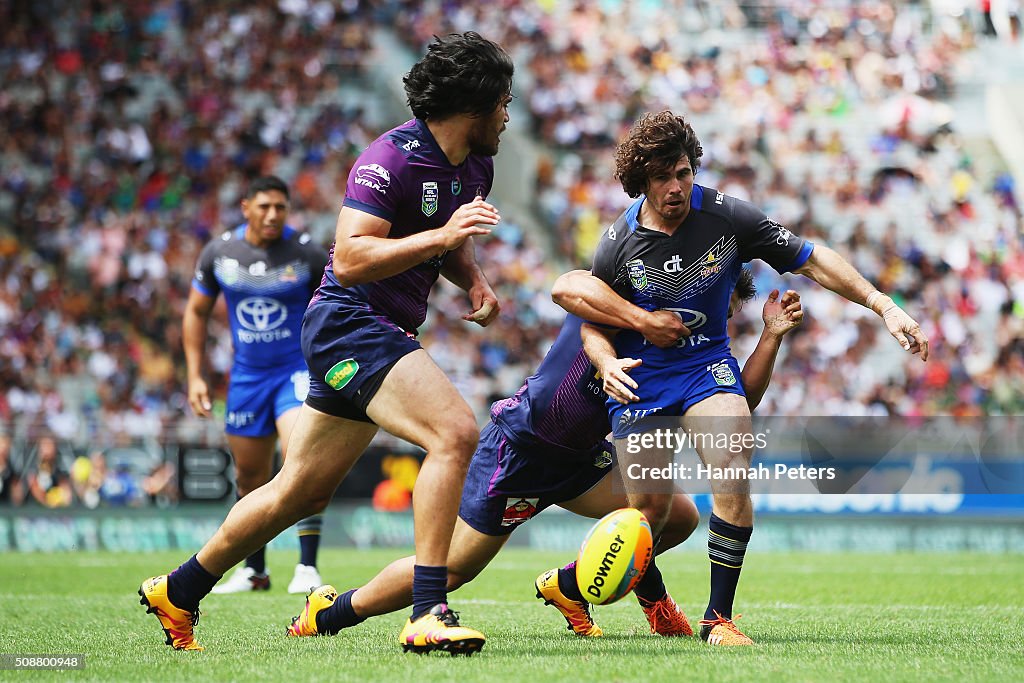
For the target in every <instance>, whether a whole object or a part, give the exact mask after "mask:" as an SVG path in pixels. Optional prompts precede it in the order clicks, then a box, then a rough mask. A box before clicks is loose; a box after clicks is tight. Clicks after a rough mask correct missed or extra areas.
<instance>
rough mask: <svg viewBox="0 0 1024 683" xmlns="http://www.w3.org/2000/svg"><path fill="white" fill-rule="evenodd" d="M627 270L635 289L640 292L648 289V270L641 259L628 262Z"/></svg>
mask: <svg viewBox="0 0 1024 683" xmlns="http://www.w3.org/2000/svg"><path fill="white" fill-rule="evenodd" d="M626 272H627V273H629V281H630V283H632V285H633V289H635V290H636V291H638V292H640V291H643V290H645V289H647V270H646V269H645V268H644V262H643V261H642V260H641V259H638V258H637V259H633V260H632V261H627V262H626Z"/></svg>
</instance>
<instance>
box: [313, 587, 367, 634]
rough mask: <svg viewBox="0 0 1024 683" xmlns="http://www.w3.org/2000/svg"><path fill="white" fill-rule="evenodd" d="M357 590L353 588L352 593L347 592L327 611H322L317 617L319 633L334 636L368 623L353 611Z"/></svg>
mask: <svg viewBox="0 0 1024 683" xmlns="http://www.w3.org/2000/svg"><path fill="white" fill-rule="evenodd" d="M356 590H357V589H356V588H353V589H352V590H350V591H345V592H344V593H342V594H341V595H339V596H338V597H337V598H336V599H335V600H334V604H333V605H331V606H330V607H328V608H327V609H325V610H320V613H319V614H317V615H316V632H317V633H320V634H323V635H325V636H333V635H334V634H336V633H337V632H338V631H340V630H341V629H343V628H348V627H349V626H355V625H356V624H361V623H363V622H364V621H366V618H365V617H361V616H359V615H358V614H356V611H355V610H354V609H352V596H353V595H354V594H355V592H356Z"/></svg>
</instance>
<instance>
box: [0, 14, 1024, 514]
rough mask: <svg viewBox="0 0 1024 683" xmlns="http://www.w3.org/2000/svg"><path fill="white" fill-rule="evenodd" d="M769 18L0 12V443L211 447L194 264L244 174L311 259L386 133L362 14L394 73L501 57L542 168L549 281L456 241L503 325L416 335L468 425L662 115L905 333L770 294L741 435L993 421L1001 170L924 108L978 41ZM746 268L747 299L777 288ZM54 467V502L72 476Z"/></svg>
mask: <svg viewBox="0 0 1024 683" xmlns="http://www.w3.org/2000/svg"><path fill="white" fill-rule="evenodd" d="M15 5H17V8H18V11H16V12H15V11H14V6H15ZM772 7H773V9H772V10H771V11H766V10H764V9H763V6H761V5H758V6H755V7H754V8H753V9H751V7H748V6H745V5H743V4H736V3H730V2H727V3H706V2H697V1H688V2H683V1H681V0H671V1H666V2H638V3H630V2H619V1H616V0H607V1H605V2H601V3H584V2H575V3H573V2H536V3H532V2H524V1H520V0H502V1H501V2H495V3H474V2H463V1H461V0H460V1H456V0H446V1H445V2H426V3H421V2H415V3H414V2H410V1H406V2H392V3H385V2H377V3H368V2H360V1H358V0H349V1H346V2H342V3H340V4H339V3H333V2H326V1H317V0H279V1H270V0H264V1H261V2H241V1H240V0H231V1H226V2H219V3H213V4H207V3H200V2H185V1H181V2H172V1H164V2H156V3H118V2H112V1H108V0H98V1H97V2H92V3H84V4H83V3H63V2H57V1H55V0H50V1H37V2H34V3H13V2H11V0H0V9H2V10H3V12H4V14H5V15H6V16H9V17H12V19H13V20H12V21H10V22H8V23H7V24H6V25H5V26H3V27H0V35H2V36H3V39H2V40H0V82H2V83H3V84H4V87H3V88H2V89H0V121H2V122H3V125H2V126H0V167H2V168H3V174H2V175H0V426H2V427H0V432H7V433H8V434H10V435H13V436H14V437H16V439H18V440H20V443H22V444H23V445H24V444H25V443H28V442H29V441H32V443H34V442H35V441H34V440H36V439H38V438H41V436H42V435H44V433H45V434H52V435H53V436H55V437H57V438H58V439H60V440H64V441H71V442H73V443H75V444H77V445H78V446H79V448H80V449H81V448H82V447H83V446H87V448H86V449H85V451H84V453H83V454H89V455H91V453H92V449H94V448H100V449H101V448H107V447H112V446H118V445H125V444H128V443H133V442H138V441H140V440H161V439H162V440H174V439H188V440H190V441H197V440H199V441H202V440H210V441H218V442H219V439H220V433H221V427H220V424H221V421H220V420H209V421H206V422H199V421H197V420H194V419H191V417H190V416H189V415H188V413H189V410H188V406H187V403H186V400H185V390H184V361H183V355H182V350H181V317H182V310H183V306H184V303H185V300H186V297H187V293H188V288H189V283H190V280H191V276H192V269H193V266H194V264H195V260H196V256H197V254H198V250H199V248H200V247H201V246H202V244H203V243H204V242H205V241H206V240H207V239H209V237H210V235H211V234H212V233H215V232H216V231H219V230H221V229H222V228H224V227H230V226H233V225H236V224H238V223H239V222H240V221H241V215H240V213H239V210H238V200H239V198H240V196H241V193H242V188H243V187H244V183H245V180H246V179H247V178H249V177H252V176H255V175H258V174H260V173H271V172H272V173H276V174H278V175H281V176H282V177H284V178H286V179H287V180H289V182H290V183H291V187H292V213H291V216H290V222H291V223H292V224H293V225H295V226H296V227H300V228H305V229H308V230H309V231H310V232H311V233H312V234H313V235H314V237H315V238H316V239H317V240H318V241H320V242H322V243H324V244H325V245H327V244H329V242H330V240H331V237H332V235H333V228H334V220H335V217H336V212H337V208H338V206H339V205H340V199H341V192H342V191H343V187H344V182H345V178H346V176H347V173H348V170H349V167H350V166H351V163H352V160H353V159H354V158H355V156H356V154H358V152H359V151H360V150H361V149H362V148H363V147H364V146H365V145H366V144H367V143H368V142H369V141H370V140H372V139H373V138H374V137H375V136H376V134H377V132H379V130H383V129H384V128H387V127H388V126H390V125H393V124H394V123H396V121H379V122H378V121H372V122H371V121H369V120H368V117H367V114H366V111H365V110H364V109H363V108H362V107H360V106H358V99H355V100H354V99H353V98H352V97H351V93H352V92H353V89H358V88H359V86H360V84H361V83H363V81H362V79H364V78H365V76H364V73H365V67H366V64H367V63H368V61H367V60H369V59H371V58H372V45H371V43H370V35H371V32H370V31H368V30H366V27H367V26H368V25H370V24H373V23H375V22H376V23H381V22H385V21H386V22H390V23H391V24H392V25H393V26H394V27H395V29H396V31H397V33H398V34H399V35H400V36H403V37H404V38H406V39H407V40H409V41H410V43H411V44H412V45H413V46H414V47H415V49H417V50H418V49H420V47H422V45H423V44H424V43H425V42H426V41H427V40H428V39H429V37H430V36H431V35H433V34H435V33H444V32H447V31H449V30H458V31H464V30H477V31H479V32H480V33H482V34H483V35H485V36H487V37H489V38H492V39H494V40H497V41H498V42H501V43H502V44H503V45H504V46H505V47H506V48H507V49H508V50H509V51H510V53H511V54H512V56H513V58H514V59H515V61H516V64H517V68H518V70H517V80H516V85H515V91H516V94H517V95H518V96H519V97H520V98H521V100H522V101H523V102H524V103H525V105H526V108H527V110H528V112H529V116H530V129H531V131H532V133H533V134H534V135H535V137H536V138H537V140H539V141H540V142H542V143H544V145H546V148H547V149H548V150H550V152H549V153H546V154H544V155H543V156H542V159H541V163H540V166H539V168H538V169H537V193H536V195H537V207H536V208H537V212H538V215H539V216H540V218H541V222H542V224H543V225H545V226H547V227H548V228H549V229H550V230H551V231H552V232H553V233H554V235H555V236H556V239H557V240H558V242H559V244H560V246H561V251H562V253H561V255H560V259H557V260H556V259H553V258H552V257H551V255H549V254H547V253H545V252H544V251H543V250H542V249H541V248H539V247H538V246H536V241H535V240H534V239H533V238H532V237H531V235H530V234H528V233H527V232H526V231H525V230H523V229H521V228H519V227H518V226H517V225H516V221H515V217H514V216H505V217H504V223H503V227H502V230H501V231H500V237H493V238H491V239H489V240H486V241H480V243H479V249H480V252H481V253H480V255H479V260H480V261H481V263H483V264H484V265H485V269H486V271H487V272H488V275H489V276H490V277H491V279H492V281H493V282H494V283H495V284H496V291H497V292H498V294H499V296H501V298H502V303H503V312H502V317H501V318H500V320H499V322H498V323H497V324H496V325H494V326H492V327H491V328H489V329H488V330H486V331H482V330H476V329H473V327H472V326H469V325H466V324H464V323H463V322H462V321H461V320H460V316H461V314H462V313H464V312H465V307H466V302H465V301H464V297H462V296H461V293H459V292H456V291H455V290H454V288H451V287H446V286H442V287H440V291H439V292H438V293H437V295H436V298H435V300H434V303H435V305H436V307H435V313H434V315H433V316H432V318H431V319H430V320H429V321H428V325H427V326H426V328H425V329H424V331H423V335H422V339H423V341H424V345H425V346H426V347H427V348H428V349H429V350H430V351H431V353H432V354H433V355H434V357H435V358H436V359H437V360H438V362H439V364H440V365H441V366H442V367H443V368H444V369H445V370H446V371H447V372H448V373H449V376H451V377H452V378H453V380H454V381H455V382H456V385H457V386H458V387H459V389H460V390H462V391H463V393H464V394H465V395H466V396H467V399H468V400H469V403H470V405H472V406H474V408H475V409H476V410H477V411H478V414H479V415H480V416H481V417H482V416H484V415H485V414H486V410H487V406H488V404H489V402H490V400H493V399H495V398H498V397H500V396H504V395H508V394H510V393H511V392H513V391H514V390H515V389H516V388H517V387H518V385H519V383H520V382H521V381H522V379H523V378H524V377H525V376H526V375H528V374H529V373H530V372H531V371H532V370H533V368H534V367H535V366H536V363H537V361H538V360H539V358H540V357H541V356H542V355H543V352H544V351H545V349H546V347H547V345H548V344H549V343H550V341H551V340H552V339H553V336H554V332H555V331H556V330H557V327H558V323H559V321H560V310H559V309H556V308H555V307H554V306H553V304H551V302H550V298H549V296H548V291H547V289H548V286H549V285H550V283H551V281H552V280H553V279H554V277H555V276H556V275H557V274H558V272H559V271H560V270H562V269H563V268H564V266H565V265H566V264H569V263H575V264H577V265H583V266H587V265H589V260H590V255H591V252H592V249H593V246H594V244H595V242H596V239H597V237H598V236H599V234H600V232H601V230H602V229H603V227H604V226H606V225H607V224H608V223H610V222H611V220H612V219H613V218H614V217H615V215H617V214H618V213H619V212H620V211H621V210H622V208H623V207H624V206H625V205H626V204H627V203H628V201H629V200H628V198H627V197H626V196H625V195H624V194H623V193H622V191H621V188H620V187H619V185H618V182H617V181H615V180H614V178H612V175H611V170H610V169H611V166H610V162H611V156H612V154H611V152H612V149H613V146H614V144H615V142H616V140H617V139H618V138H619V136H620V135H621V133H622V132H623V131H624V130H625V129H626V128H628V126H629V125H630V124H631V123H632V122H633V120H634V119H635V118H636V116H637V115H638V114H639V113H641V112H643V111H649V110H659V109H664V108H670V109H673V110H674V111H677V112H679V113H685V114H686V115H688V116H689V117H691V118H692V121H693V124H694V127H695V129H696V130H697V133H698V135H700V136H701V139H702V142H703V146H704V158H703V164H702V167H701V169H700V172H699V173H698V176H697V182H698V183H701V184H705V185H708V186H711V187H718V188H720V189H721V190H723V191H725V192H727V193H729V194H733V195H736V196H739V197H741V198H746V199H750V200H751V201H753V202H755V203H756V204H758V205H760V206H762V207H764V208H765V210H766V211H767V212H768V213H769V214H770V215H771V216H772V217H774V218H776V219H777V220H779V221H780V222H782V223H783V224H785V225H787V226H788V227H790V228H791V229H793V230H794V231H795V232H797V233H798V234H801V235H802V236H805V237H810V238H811V239H812V240H813V239H814V238H824V239H826V240H827V241H828V242H829V243H830V244H832V245H833V246H834V247H836V248H837V249H838V250H839V251H841V252H843V253H844V254H845V255H847V256H848V257H849V258H850V260H851V261H852V262H853V263H854V264H855V265H856V266H857V267H858V269H860V270H861V272H863V273H864V274H865V275H866V276H867V277H868V278H869V279H871V280H872V281H873V282H874V283H876V284H877V285H878V286H880V287H881V288H882V289H883V290H885V291H888V292H890V293H891V294H893V296H894V298H895V299H897V300H898V301H899V302H900V303H905V305H906V308H907V309H908V310H909V311H911V312H912V313H913V314H915V315H916V316H918V318H919V320H921V323H922V325H923V326H924V328H925V332H926V333H927V334H928V336H929V337H930V338H931V339H932V342H933V349H934V350H933V357H932V359H931V360H930V361H929V362H928V363H927V364H921V363H920V362H919V361H918V360H917V359H916V358H913V359H904V358H903V356H902V355H901V352H900V350H899V349H898V347H896V346H895V345H894V344H892V343H891V340H889V339H888V338H887V335H885V334H884V330H882V328H881V326H880V325H879V324H878V323H877V321H876V320H873V319H872V318H871V316H872V314H870V313H869V312H868V311H866V310H862V309H858V308H857V307H854V306H849V305H842V304H839V303H838V302H837V301H836V300H835V298H834V297H828V296H824V295H822V294H823V293H821V292H817V291H815V288H814V285H812V284H811V283H810V282H809V281H802V280H801V281H797V282H796V283H795V284H793V285H790V286H795V288H797V289H798V290H800V292H801V294H802V295H803V297H804V307H805V310H806V311H807V321H806V322H805V324H804V326H803V329H801V330H799V331H798V332H797V333H796V334H794V335H793V336H792V339H791V340H790V342H789V343H788V344H787V346H786V347H785V348H784V350H783V354H784V359H783V360H782V361H781V362H780V365H779V371H778V372H777V376H776V378H775V380H774V384H773V388H772V390H771V391H770V392H769V393H768V395H767V396H766V397H765V401H764V403H763V404H762V408H761V412H762V413H763V414H769V415H771V414H863V413H899V414H950V413H951V414H957V415H976V414H999V413H1005V414H1009V413H1017V412H1020V411H1021V410H1022V409H1024V252H1022V248H1021V227H1022V224H1021V213H1020V207H1019V206H1018V205H1017V203H1016V201H1015V198H1014V187H1013V180H1012V179H1011V178H1009V177H1008V176H1006V175H1003V176H1000V177H998V178H996V179H995V180H994V181H990V180H988V179H983V178H981V177H979V175H978V173H977V171H976V169H975V165H974V164H973V163H972V159H971V156H970V153H969V152H968V150H967V149H966V148H965V145H964V141H963V140H962V139H961V138H960V137H959V136H958V135H957V133H956V122H955V121H951V120H950V111H951V110H950V109H949V107H947V106H945V105H944V104H942V99H943V98H948V97H949V96H951V95H952V94H953V93H955V91H956V88H957V83H958V80H959V79H962V78H963V77H964V76H963V68H964V64H965V63H966V62H967V61H968V57H969V55H970V51H971V48H972V46H973V44H974V42H975V41H976V40H983V39H984V38H983V37H981V33H982V27H981V24H980V20H979V21H972V17H971V15H969V14H967V15H963V16H961V17H959V18H956V17H952V16H949V17H944V16H937V15H933V14H931V13H930V12H929V10H928V8H927V7H925V6H922V5H921V4H919V3H907V4H896V5H893V4H891V3H882V2H866V3H822V4H818V3H806V2H798V1H796V0H787V1H784V2H779V3H772ZM680 24H681V25H682V29H683V31H684V32H685V35H686V39H685V40H680V39H679V33H680ZM641 29H643V30H641ZM353 102H355V104H353ZM497 182H499V183H500V182H501V178H500V177H499V178H498V179H497ZM755 274H756V280H757V284H758V287H759V289H760V290H761V291H762V292H764V291H767V290H769V289H771V288H772V287H774V286H777V285H778V283H779V281H780V280H779V278H778V277H777V276H775V275H774V273H773V272H770V271H769V270H768V269H767V268H761V267H758V268H756V271H755ZM759 313H760V305H758V304H757V303H756V302H755V303H753V304H751V305H749V306H748V307H747V309H746V310H745V311H744V312H743V313H742V314H741V315H740V316H738V317H737V319H736V321H735V322H736V324H735V335H734V338H735V350H736V354H737V356H738V357H740V358H743V357H744V354H745V353H747V352H749V351H750V349H752V348H753V344H754V341H755V340H756V334H757V332H758V331H759V329H760V325H759V323H758V322H757V320H758V318H759ZM212 330H213V336H214V339H215V342H214V345H213V346H212V347H211V349H210V357H211V361H212V364H213V369H214V370H215V377H217V378H219V383H220V387H219V393H220V395H221V396H222V395H223V388H224V386H225V382H224V377H225V374H226V372H227V371H228V369H229V368H228V366H229V363H230V351H229V348H228V346H227V344H229V343H230V341H229V340H230V335H229V334H228V332H227V326H226V323H225V322H223V321H221V322H220V323H217V324H215V325H214V326H212ZM87 459H88V458H87ZM99 467H100V463H99V460H98V459H93V468H99ZM80 470H81V471H80V472H79V479H80V480H81V481H76V482H74V486H86V485H87V484H88V481H89V476H88V475H87V474H83V473H85V471H86V467H85V465H84V464H82V465H81V467H80ZM90 471H91V470H90ZM70 474H73V473H68V476H70ZM94 479H95V477H94ZM22 480H23V483H24V482H25V481H27V477H22ZM83 481H84V482H85V483H83ZM64 490H66V489H61V492H58V493H54V494H52V497H53V499H54V500H57V499H59V498H60V499H62V498H63V496H64V493H63V491H64ZM83 490H84V489H83ZM82 495H85V494H82ZM29 497H31V494H29Z"/></svg>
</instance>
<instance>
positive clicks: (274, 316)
mask: <svg viewBox="0 0 1024 683" xmlns="http://www.w3.org/2000/svg"><path fill="white" fill-rule="evenodd" d="M326 264H327V254H326V253H325V252H324V250H323V249H322V248H321V247H320V246H319V245H317V244H313V243H312V242H311V241H310V238H309V235H308V234H306V233H300V232H298V231H297V230H295V229H293V228H290V227H287V226H286V227H285V229H284V232H283V233H282V235H281V239H279V240H277V241H276V242H274V243H273V244H271V245H270V246H269V247H267V248H265V249H264V248H262V247H257V246H255V245H253V244H250V243H249V242H247V241H246V240H245V225H244V224H243V225H240V226H238V227H237V228H235V229H234V230H230V231H228V232H225V233H224V234H223V235H222V236H221V237H220V238H219V239H215V240H213V241H211V242H210V243H209V244H207V245H206V246H205V247H204V248H203V251H202V253H200V255H199V262H198V264H197V265H196V272H195V277H194V279H193V280H192V286H193V287H194V288H195V289H196V290H198V291H199V292H201V293H202V294H205V295H206V296H209V297H214V298H216V296H217V294H218V293H220V292H223V293H224V299H225V302H226V303H227V309H228V321H229V323H230V326H231V339H232V344H233V346H234V354H235V355H234V360H235V366H236V367H242V368H259V369H262V368H273V367H281V366H289V365H294V364H296V363H297V364H299V365H302V363H303V360H302V349H301V347H300V346H299V331H300V329H301V327H302V315H303V313H305V310H306V306H307V305H308V304H309V299H310V297H311V296H312V294H313V292H314V291H315V290H316V286H317V283H318V282H319V281H320V278H321V274H322V273H323V270H324V266H325V265H326Z"/></svg>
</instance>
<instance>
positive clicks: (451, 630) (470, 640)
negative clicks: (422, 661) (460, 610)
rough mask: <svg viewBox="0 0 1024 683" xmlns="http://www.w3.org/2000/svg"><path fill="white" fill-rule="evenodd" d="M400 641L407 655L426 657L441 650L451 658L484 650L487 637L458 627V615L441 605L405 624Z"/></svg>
mask: <svg viewBox="0 0 1024 683" xmlns="http://www.w3.org/2000/svg"><path fill="white" fill-rule="evenodd" d="M398 642H399V643H401V645H402V649H403V650H405V651H406V652H416V653H417V654H424V653H426V652H433V651H434V650H442V651H444V652H448V653H450V654H451V656H452V657H454V656H455V655H466V656H467V657H469V656H471V655H472V654H473V653H474V652H479V651H480V650H481V649H482V648H483V646H484V643H485V642H487V638H485V637H484V634H482V633H480V632H479V631H474V630H473V629H471V628H466V627H465V626H459V615H458V614H457V613H456V612H453V611H452V610H450V609H448V605H446V604H444V603H443V602H442V603H439V604H437V605H434V607H433V608H432V609H431V610H430V611H429V612H427V613H426V614H424V615H423V616H421V617H420V618H419V619H417V620H416V621H412V620H411V619H410V620H409V621H407V622H405V628H403V629H402V632H401V633H400V634H399V635H398Z"/></svg>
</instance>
